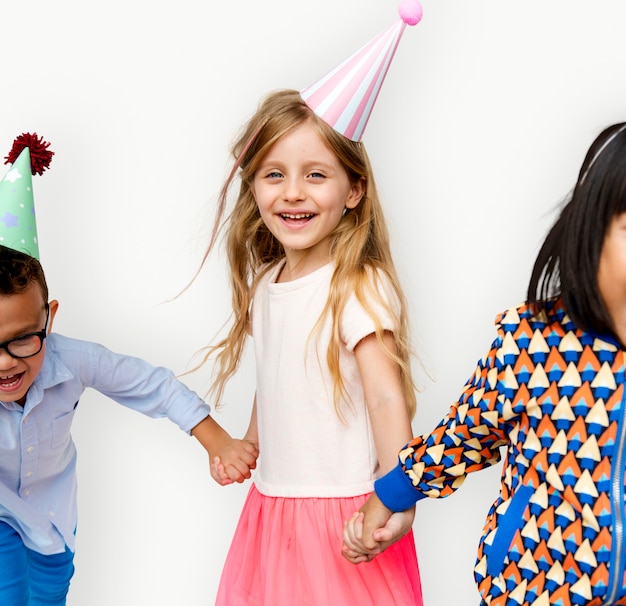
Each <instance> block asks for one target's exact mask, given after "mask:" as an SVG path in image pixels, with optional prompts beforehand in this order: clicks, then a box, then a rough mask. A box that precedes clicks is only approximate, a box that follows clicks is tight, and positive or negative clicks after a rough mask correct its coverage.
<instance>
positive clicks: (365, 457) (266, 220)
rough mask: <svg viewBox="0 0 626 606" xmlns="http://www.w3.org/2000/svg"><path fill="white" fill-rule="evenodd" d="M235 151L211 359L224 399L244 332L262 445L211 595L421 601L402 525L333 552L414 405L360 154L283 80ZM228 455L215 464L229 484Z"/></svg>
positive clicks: (280, 600) (240, 604)
mask: <svg viewBox="0 0 626 606" xmlns="http://www.w3.org/2000/svg"><path fill="white" fill-rule="evenodd" d="M233 156H234V158H235V161H234V166H233V169H232V171H231V174H230V175H229V177H228V178H227V180H226V182H225V184H224V186H223V189H222V192H221V195H220V200H219V207H218V212H217V217H216V222H215V227H214V232H213V237H212V240H211V244H210V246H209V248H208V250H207V253H206V255H207V256H208V254H209V253H210V251H211V249H212V248H213V246H214V244H215V242H216V240H217V236H218V235H219V232H220V230H224V238H225V245H226V251H227V256H228V262H229V265H230V270H231V286H232V306H233V321H232V325H231V326H230V329H229V331H228V333H227V335H226V337H225V338H224V339H223V340H222V341H220V342H219V343H217V344H215V345H213V346H212V347H210V348H209V354H208V356H207V358H208V357H215V362H216V366H215V373H216V374H215V379H214V383H213V385H212V390H213V394H214V396H215V399H216V402H217V403H219V402H220V401H221V399H222V395H223V392H224V387H225V384H226V382H227V381H228V380H229V379H230V378H231V377H232V376H233V375H234V374H235V372H236V371H237V368H238V366H239V363H240V360H241V357H242V352H243V350H244V346H245V344H246V341H247V339H248V336H249V335H251V336H252V339H253V342H254V349H255V355H256V366H257V385H256V395H255V400H254V404H253V408H252V415H251V419H250V424H249V428H248V430H247V432H246V435H245V438H244V439H246V440H248V441H250V442H252V443H255V444H258V445H259V452H260V454H259V459H258V465H257V469H256V471H255V473H254V480H253V484H252V486H251V488H250V491H249V494H248V497H247V500H246V503H245V505H244V508H243V511H242V514H241V517H240V521H239V524H238V526H237V529H236V532H235V536H234V539H233V542H232V545H231V548H230V550H229V553H228V556H227V559H226V563H225V566H224V570H223V573H222V579H221V582H220V588H219V591H218V597H217V602H216V604H218V605H220V606H226V605H228V606H244V605H245V606H255V605H264V606H283V605H285V606H286V605H289V606H294V605H312V606H328V605H329V604H336V605H343V604H359V605H360V606H366V605H368V604H371V605H374V604H375V605H377V606H379V605H381V604H384V605H385V606H391V605H394V604H395V605H402V606H409V605H421V604H422V597H421V588H420V578H419V572H418V566H417V557H416V553H415V546H414V540H413V537H412V534H411V533H409V534H407V535H406V536H405V537H403V538H402V539H401V540H400V541H398V542H397V543H395V544H394V545H392V546H391V547H390V548H389V549H387V550H386V551H385V552H384V553H383V554H381V555H380V556H378V557H377V558H375V559H374V560H373V561H372V562H370V563H368V564H366V565H365V566H353V565H351V564H350V563H349V562H347V561H346V560H345V559H344V558H342V555H341V545H342V529H343V523H344V520H347V519H348V518H349V517H350V516H351V515H352V514H353V512H354V511H356V510H357V509H358V508H359V507H360V506H361V505H362V504H363V503H364V502H365V500H366V499H367V497H368V495H369V494H371V492H372V488H373V482H374V480H375V479H376V478H377V477H379V475H380V474H383V473H385V472H387V471H389V470H390V469H392V468H393V467H394V466H395V464H396V460H397V459H396V456H397V451H398V449H399V447H400V446H401V445H402V444H404V443H406V442H407V441H408V440H409V439H410V438H411V424H410V421H411V418H412V416H413V414H414V411H415V389H414V384H413V379H412V374H411V355H410V344H409V331H408V321H407V308H406V307H407V306H406V301H405V298H404V295H403V293H402V289H401V287H400V284H399V280H398V276H397V273H396V270H395V268H394V264H393V260H392V257H391V253H390V246H389V236H388V231H387V226H386V224H385V219H384V216H383V212H382V208H381V203H380V200H379V197H378V194H377V191H376V186H375V183H374V177H373V174H372V169H371V166H370V162H369V159H368V157H367V154H366V151H365V148H364V146H363V144H362V143H360V142H354V141H351V140H349V139H348V138H346V137H344V136H343V135H341V134H339V133H337V132H336V131H335V130H333V129H332V128H331V127H330V126H329V125H328V124H326V122H324V121H323V120H321V119H320V118H318V117H317V116H316V115H315V114H314V113H313V112H312V111H311V109H310V108H309V107H308V106H307V105H306V104H305V103H304V101H303V100H302V98H301V96H300V94H299V93H298V92H297V91H293V90H282V91H278V92H275V93H273V94H271V95H269V96H268V97H267V98H266V99H265V100H264V102H263V103H262V104H261V105H260V106H259V108H258V110H257V112H256V113H255V114H254V115H253V116H252V118H251V119H250V120H249V122H248V123H247V125H246V126H245V128H244V130H243V132H242V133H241V135H240V137H239V139H238V140H237V141H236V143H235V145H234V147H233ZM237 173H238V174H239V181H240V185H239V194H238V196H237V200H236V202H235V205H234V208H233V209H232V212H230V214H228V216H226V214H227V210H226V208H227V198H228V192H229V190H230V187H231V185H232V184H233V182H234V181H235V177H236V174H237ZM205 258H206V257H205ZM226 451H227V449H225V450H224V452H225V454H226ZM223 460H224V457H222V456H218V457H216V458H215V460H214V461H213V474H214V477H216V479H218V480H219V481H221V482H222V483H228V482H227V480H226V477H227V473H228V469H227V468H225V467H224V465H223V463H222V461H223Z"/></svg>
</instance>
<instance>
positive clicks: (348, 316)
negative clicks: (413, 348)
mask: <svg viewBox="0 0 626 606" xmlns="http://www.w3.org/2000/svg"><path fill="white" fill-rule="evenodd" d="M370 288H373V289H375V290H376V292H377V294H378V295H379V296H380V300H377V299H376V297H374V296H373V294H372V293H370V294H369V296H368V297H367V300H366V305H367V306H368V307H369V309H366V307H365V306H364V305H363V304H362V303H361V302H360V301H359V299H358V298H357V296H356V295H355V294H354V293H353V294H352V295H351V296H350V297H349V298H348V301H347V302H346V305H345V307H344V309H343V313H342V316H341V337H342V339H343V341H344V343H345V344H346V347H347V349H348V351H354V348H355V347H356V346H357V345H358V344H359V342H360V341H361V340H363V339H364V338H365V337H367V336H368V335H371V334H372V333H374V332H376V322H375V320H374V318H376V320H377V321H378V322H379V323H380V326H381V328H382V329H383V330H388V331H391V332H395V331H396V327H397V326H398V318H399V316H400V301H399V300H398V297H397V295H396V293H395V292H394V290H393V288H392V286H391V283H390V282H389V279H388V278H387V276H386V275H385V274H383V272H382V271H380V270H379V271H376V273H375V274H374V270H372V276H371V286H370ZM365 294H366V295H367V291H365Z"/></svg>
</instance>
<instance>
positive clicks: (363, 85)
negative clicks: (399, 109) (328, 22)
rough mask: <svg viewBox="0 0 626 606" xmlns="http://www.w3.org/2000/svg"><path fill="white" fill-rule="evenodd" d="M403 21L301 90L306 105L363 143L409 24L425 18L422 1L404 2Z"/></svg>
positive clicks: (400, 20)
mask: <svg viewBox="0 0 626 606" xmlns="http://www.w3.org/2000/svg"><path fill="white" fill-rule="evenodd" d="M398 12H399V14H400V19H398V20H397V21H396V22H395V23H394V24H393V25H391V26H390V27H388V28H387V29H386V30H385V31H383V32H382V33H380V34H379V35H378V36H376V37H375V38H374V39H372V40H370V42H368V43H367V44H366V45H365V46H364V47H363V48H362V49H360V50H359V51H357V52H356V53H354V54H353V55H352V56H351V57H349V58H348V59H346V60H345V61H344V62H343V63H341V64H340V65H338V66H337V67H336V68H335V69H333V70H332V71H330V72H329V73H328V74H326V75H325V76H324V77H323V78H320V79H319V80H318V81H317V82H315V84H312V85H311V86H309V87H308V88H305V89H304V90H302V91H300V95H301V96H302V99H303V100H304V102H305V103H306V104H307V105H308V106H309V107H310V108H311V109H312V110H313V111H314V112H315V113H316V114H317V115H318V116H319V117H320V118H321V119H322V120H324V121H325V122H327V123H328V124H330V126H332V127H333V128H334V129H335V130H336V131H337V132H339V133H341V134H342V135H344V136H345V137H347V138H348V139H351V140H352V141H360V140H361V138H362V136H363V131H364V130H365V127H366V126H367V122H368V120H369V118H370V114H371V112H372V108H373V107H374V103H376V98H377V97H378V93H379V92H380V88H381V86H382V84H383V81H384V79H385V76H386V75H387V70H388V69H389V65H390V64H391V60H392V59H393V56H394V54H395V52H396V48H398V43H399V42H400V38H401V37H402V34H403V33H404V29H405V27H406V26H407V25H417V24H418V23H419V22H420V20H421V19H422V7H421V5H420V3H419V2H418V0H403V2H402V3H401V4H400V6H399V7H398Z"/></svg>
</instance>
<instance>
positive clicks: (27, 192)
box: [0, 133, 54, 259]
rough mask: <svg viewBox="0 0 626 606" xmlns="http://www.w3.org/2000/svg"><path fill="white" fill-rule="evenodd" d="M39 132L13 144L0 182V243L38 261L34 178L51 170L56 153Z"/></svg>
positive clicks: (20, 138) (25, 135)
mask: <svg viewBox="0 0 626 606" xmlns="http://www.w3.org/2000/svg"><path fill="white" fill-rule="evenodd" d="M49 145H50V144H49V143H47V142H45V141H43V139H42V138H40V137H38V136H37V134H36V133H33V134H30V133H23V134H22V135H20V136H19V137H17V139H15V141H14V142H13V147H12V149H11V151H10V152H9V155H8V156H6V157H5V164H9V163H10V164H11V166H10V167H9V170H8V172H7V173H6V175H5V176H4V178H3V179H2V181H0V244H2V245H3V246H7V247H9V248H12V249H14V250H17V251H19V252H22V253H26V254H27V255H30V256H31V257H34V258H35V259H39V244H38V239H37V222H36V219H35V202H34V196H33V180H32V175H34V174H35V173H37V174H40V175H41V174H42V173H43V171H44V170H46V168H48V166H49V164H50V161H51V160H52V156H53V155H54V152H51V151H49V150H48V147H49Z"/></svg>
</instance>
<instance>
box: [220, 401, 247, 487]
mask: <svg viewBox="0 0 626 606" xmlns="http://www.w3.org/2000/svg"><path fill="white" fill-rule="evenodd" d="M229 439H230V440H231V442H239V443H243V444H247V445H249V446H251V447H253V449H254V453H255V457H254V459H255V463H254V465H251V466H250V468H249V469H254V468H255V467H256V459H257V457H258V456H259V436H258V431H257V422H256V396H255V398H254V404H253V405H252V414H251V416H250V424H249V425H248V430H247V431H246V435H245V436H244V437H243V440H233V439H232V438H230V436H229ZM211 476H212V477H213V479H214V480H215V481H216V482H218V483H219V484H222V485H223V486H225V485H226V484H231V483H232V479H231V477H230V474H229V473H228V461H227V460H226V459H225V458H224V456H222V455H221V454H219V453H218V454H216V455H215V456H213V457H211ZM249 477H250V475H247V476H246V478H249ZM241 481H243V480H241Z"/></svg>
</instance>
